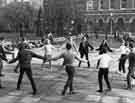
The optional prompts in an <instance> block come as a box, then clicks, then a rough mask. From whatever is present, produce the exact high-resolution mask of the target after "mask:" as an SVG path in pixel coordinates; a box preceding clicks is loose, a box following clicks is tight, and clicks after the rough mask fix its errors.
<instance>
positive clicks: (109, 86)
mask: <svg viewBox="0 0 135 103" xmlns="http://www.w3.org/2000/svg"><path fill="white" fill-rule="evenodd" d="M103 73H104V79H105V82H106V84H107V87H108V89H109V90H111V85H110V82H109V79H108V73H109V70H108V69H104V72H103Z"/></svg>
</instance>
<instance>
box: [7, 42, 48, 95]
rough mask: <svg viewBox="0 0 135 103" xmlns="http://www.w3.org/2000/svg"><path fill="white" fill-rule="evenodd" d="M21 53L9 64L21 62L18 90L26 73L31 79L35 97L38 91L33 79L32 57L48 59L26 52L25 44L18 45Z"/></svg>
mask: <svg viewBox="0 0 135 103" xmlns="http://www.w3.org/2000/svg"><path fill="white" fill-rule="evenodd" d="M18 49H19V52H18V54H17V57H16V58H15V59H12V60H11V61H9V64H11V63H14V62H16V61H17V60H19V65H20V75H19V79H18V83H17V90H20V85H21V82H22V78H23V74H24V73H26V74H27V77H28V78H29V80H30V82H31V85H32V89H33V93H32V94H33V95H35V94H36V93H37V89H36V86H35V83H34V80H33V77H32V70H31V60H32V57H36V58H39V59H46V58H45V57H42V56H39V55H37V54H35V53H33V52H31V51H28V50H25V45H24V44H19V45H18Z"/></svg>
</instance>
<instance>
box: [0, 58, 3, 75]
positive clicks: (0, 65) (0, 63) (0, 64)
mask: <svg viewBox="0 0 135 103" xmlns="http://www.w3.org/2000/svg"><path fill="white" fill-rule="evenodd" d="M2 70H3V63H2V61H1V60H0V76H3V74H2Z"/></svg>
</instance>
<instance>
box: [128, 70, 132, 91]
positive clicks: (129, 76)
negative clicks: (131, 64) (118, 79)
mask: <svg viewBox="0 0 135 103" xmlns="http://www.w3.org/2000/svg"><path fill="white" fill-rule="evenodd" d="M131 73H132V71H131V69H128V73H127V89H131Z"/></svg>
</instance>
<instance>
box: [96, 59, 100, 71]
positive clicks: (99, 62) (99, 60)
mask: <svg viewBox="0 0 135 103" xmlns="http://www.w3.org/2000/svg"><path fill="white" fill-rule="evenodd" d="M99 64H100V59H98V62H97V66H96V69H98V68H99Z"/></svg>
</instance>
